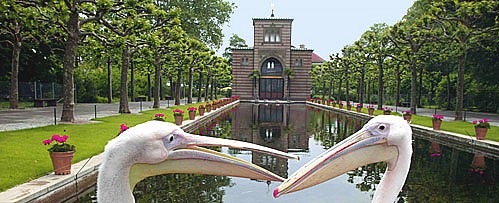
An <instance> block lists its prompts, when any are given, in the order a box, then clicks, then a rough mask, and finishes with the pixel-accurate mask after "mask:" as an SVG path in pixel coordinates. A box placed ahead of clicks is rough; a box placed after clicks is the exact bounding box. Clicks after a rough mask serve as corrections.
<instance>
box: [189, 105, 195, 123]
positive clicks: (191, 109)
mask: <svg viewBox="0 0 499 203" xmlns="http://www.w3.org/2000/svg"><path fill="white" fill-rule="evenodd" d="M187 110H188V111H189V119H190V120H194V119H196V110H197V109H196V107H193V106H189V108H187Z"/></svg>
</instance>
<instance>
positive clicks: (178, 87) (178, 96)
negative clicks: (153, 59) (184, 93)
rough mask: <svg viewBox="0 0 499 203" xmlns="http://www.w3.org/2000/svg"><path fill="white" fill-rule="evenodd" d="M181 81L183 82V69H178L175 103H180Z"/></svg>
mask: <svg viewBox="0 0 499 203" xmlns="http://www.w3.org/2000/svg"><path fill="white" fill-rule="evenodd" d="M180 83H182V71H180V70H178V71H177V82H175V105H180Z"/></svg>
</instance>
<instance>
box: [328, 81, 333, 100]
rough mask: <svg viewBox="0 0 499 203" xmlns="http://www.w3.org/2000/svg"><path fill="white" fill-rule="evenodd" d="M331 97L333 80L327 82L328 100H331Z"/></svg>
mask: <svg viewBox="0 0 499 203" xmlns="http://www.w3.org/2000/svg"><path fill="white" fill-rule="evenodd" d="M332 95H333V80H332V79H331V80H329V95H328V99H329V100H331V96H332Z"/></svg>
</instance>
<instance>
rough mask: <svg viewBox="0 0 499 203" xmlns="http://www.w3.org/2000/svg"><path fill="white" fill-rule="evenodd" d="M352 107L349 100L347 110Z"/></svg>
mask: <svg viewBox="0 0 499 203" xmlns="http://www.w3.org/2000/svg"><path fill="white" fill-rule="evenodd" d="M350 109H352V104H350V102H349V101H347V110H350Z"/></svg>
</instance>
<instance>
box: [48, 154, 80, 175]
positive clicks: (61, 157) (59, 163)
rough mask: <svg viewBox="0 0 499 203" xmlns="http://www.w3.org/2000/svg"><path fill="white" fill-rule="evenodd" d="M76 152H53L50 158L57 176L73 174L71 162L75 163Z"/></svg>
mask: <svg viewBox="0 0 499 203" xmlns="http://www.w3.org/2000/svg"><path fill="white" fill-rule="evenodd" d="M74 153H75V152H74V151H70V152H51V153H50V158H51V159H52V165H53V166H54V173H55V174H56V175H67V174H70V173H71V162H72V161H73V156H74Z"/></svg>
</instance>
